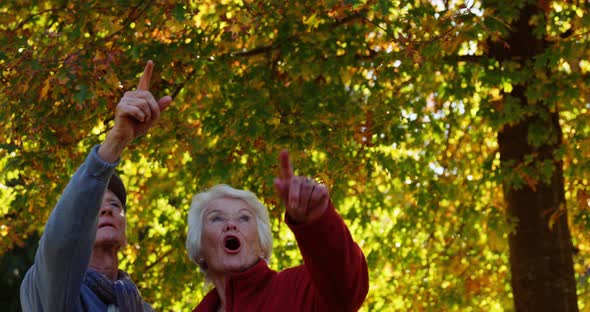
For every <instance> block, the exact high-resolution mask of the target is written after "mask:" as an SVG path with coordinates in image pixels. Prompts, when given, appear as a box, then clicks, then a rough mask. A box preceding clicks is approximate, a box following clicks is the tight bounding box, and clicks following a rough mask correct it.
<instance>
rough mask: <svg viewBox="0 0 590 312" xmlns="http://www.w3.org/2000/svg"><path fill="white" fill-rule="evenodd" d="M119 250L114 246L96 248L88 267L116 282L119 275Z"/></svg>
mask: <svg viewBox="0 0 590 312" xmlns="http://www.w3.org/2000/svg"><path fill="white" fill-rule="evenodd" d="M117 253H118V249H117V248H114V247H113V246H107V247H101V246H94V249H93V250H92V255H91V256H90V263H89V264H88V267H89V268H91V269H93V270H95V271H97V272H100V273H102V274H104V275H105V276H106V277H107V278H108V279H110V280H111V281H115V280H116V279H117V276H118V274H119V259H118V258H117Z"/></svg>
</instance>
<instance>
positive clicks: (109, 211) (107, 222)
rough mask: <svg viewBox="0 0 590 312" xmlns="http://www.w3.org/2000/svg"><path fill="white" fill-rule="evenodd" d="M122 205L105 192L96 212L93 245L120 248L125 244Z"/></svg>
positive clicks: (115, 197)
mask: <svg viewBox="0 0 590 312" xmlns="http://www.w3.org/2000/svg"><path fill="white" fill-rule="evenodd" d="M126 225H127V222H126V219H125V210H123V204H122V203H121V201H120V200H119V198H117V196H116V195H115V193H113V192H112V191H111V190H108V189H107V190H106V192H105V194H104V197H103V198H102V205H101V206H100V211H99V212H98V229H97V231H96V239H95V241H94V245H95V246H96V245H105V246H108V245H113V246H115V247H116V248H120V247H122V246H125V244H127V237H126V235H125V228H126Z"/></svg>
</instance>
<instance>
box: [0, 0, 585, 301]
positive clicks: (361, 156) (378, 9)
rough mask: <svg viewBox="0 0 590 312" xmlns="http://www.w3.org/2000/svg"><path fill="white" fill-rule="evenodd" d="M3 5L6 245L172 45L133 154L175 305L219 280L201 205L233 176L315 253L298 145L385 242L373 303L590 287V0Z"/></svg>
mask: <svg viewBox="0 0 590 312" xmlns="http://www.w3.org/2000/svg"><path fill="white" fill-rule="evenodd" d="M0 21H1V23H0V32H1V33H0V47H1V48H0V80H1V81H2V84H0V92H1V94H2V97H1V98H0V101H2V102H1V105H0V120H2V122H1V123H0V129H1V130H0V167H1V168H2V175H0V183H1V184H0V202H2V203H6V204H4V205H2V206H0V216H1V217H0V256H2V257H9V258H10V257H17V255H18V253H19V252H20V251H19V250H21V249H20V248H21V247H24V248H25V250H28V249H27V248H26V246H28V245H27V243H26V242H27V240H31V238H32V237H37V236H36V235H38V234H39V233H41V232H42V230H43V229H42V227H43V224H44V223H45V221H46V219H47V217H48V215H49V213H50V211H51V209H52V208H53V206H54V205H55V202H56V201H57V198H58V196H59V193H60V192H61V190H62V189H63V187H64V186H65V183H66V182H67V181H68V178H69V176H70V175H71V174H72V173H73V171H74V170H75V169H76V168H77V166H78V165H79V164H80V163H81V162H82V160H83V157H84V156H85V155H86V153H87V151H88V150H89V148H90V147H91V146H92V145H94V144H96V143H98V142H100V140H101V139H102V137H103V136H104V133H105V132H106V130H107V129H108V128H109V127H110V126H111V125H112V120H109V118H111V117H112V115H113V109H114V107H115V105H116V103H117V101H118V99H119V98H120V97H121V95H122V93H123V92H124V91H125V90H127V89H129V88H132V87H133V82H134V81H136V78H137V76H138V75H139V73H140V72H141V68H142V64H144V62H145V60H146V59H153V60H154V61H155V63H156V72H155V73H154V76H155V77H154V78H155V79H153V80H154V83H153V86H152V89H153V90H155V93H156V94H155V96H156V97H157V96H158V94H168V93H172V94H174V95H175V97H176V100H175V102H174V105H173V106H171V107H170V108H169V111H167V113H168V114H166V115H165V116H163V119H162V120H161V123H162V125H160V126H159V128H160V129H163V131H161V132H157V133H152V134H149V135H150V138H149V140H139V141H137V142H136V143H135V144H134V146H132V147H131V148H130V149H129V150H128V151H127V153H126V154H125V155H124V159H123V162H122V164H121V166H120V167H119V170H120V171H121V173H122V176H123V178H124V180H125V182H126V183H127V185H128V186H129V193H130V194H129V199H128V202H129V207H130V215H129V228H130V231H129V241H130V242H132V243H131V244H130V245H129V246H128V247H127V250H126V251H125V255H126V256H125V257H124V259H122V263H123V265H124V266H125V270H127V271H128V272H129V273H130V274H131V275H132V276H133V277H134V280H137V281H140V282H139V285H138V286H139V287H140V288H141V291H142V294H143V295H144V297H146V298H147V300H149V301H150V302H153V303H154V307H155V308H156V309H161V310H186V309H188V308H189V307H193V306H195V305H196V303H197V302H198V301H199V300H200V299H201V298H202V296H203V295H204V293H205V292H206V289H205V288H204V287H202V286H201V285H202V284H203V279H202V276H201V275H200V274H199V273H198V271H197V267H196V265H194V264H192V263H189V261H188V258H187V257H186V255H185V252H184V241H185V233H186V225H185V219H186V213H187V211H188V207H189V203H190V199H191V196H192V195H193V194H194V193H195V192H197V191H199V190H202V189H204V188H207V187H209V186H211V185H212V184H214V183H219V182H224V183H229V184H232V185H234V186H236V187H243V188H248V189H250V190H252V191H254V192H255V193H257V194H259V195H260V197H261V198H262V199H263V200H264V201H265V202H266V203H267V204H268V206H269V208H270V209H271V215H272V216H273V217H274V219H273V224H272V225H273V232H274V234H275V238H276V240H275V252H274V257H273V259H272V262H271V267H273V268H275V269H282V268H284V267H287V266H291V265H294V264H297V263H299V262H300V261H301V259H300V257H299V255H298V252H297V249H296V245H295V241H294V239H293V237H292V236H291V234H290V233H289V231H288V229H287V228H286V226H284V224H282V222H281V221H280V219H281V217H282V214H283V211H282V208H281V207H280V206H279V205H277V204H278V202H277V199H276V197H275V196H274V191H273V188H272V179H273V177H274V176H275V174H276V157H277V153H278V151H280V150H281V149H282V148H288V149H289V150H290V151H291V153H292V157H293V160H294V161H295V167H296V168H299V169H300V170H301V173H305V174H310V175H312V176H314V177H315V178H316V179H319V180H322V181H324V182H325V183H326V184H328V185H329V186H330V188H331V189H332V194H333V197H334V200H335V202H336V205H337V207H338V210H339V212H340V213H341V214H342V215H343V217H344V218H345V219H346V220H347V223H348V224H349V225H350V228H351V231H352V234H353V236H354V237H355V239H356V240H357V241H358V242H359V244H360V245H361V247H362V248H363V250H364V251H365V254H366V256H367V259H368V262H369V267H370V274H371V275H370V278H371V289H370V292H369V296H368V298H367V301H366V303H365V306H364V308H363V309H364V310H367V311H369V310H370V311H373V310H375V311H381V310H388V311H389V310H394V311H407V310H424V311H453V310H460V311H466V310H474V311H481V310H484V311H504V310H513V309H516V310H523V311H524V310H527V309H531V310H535V311H542V309H547V311H550V310H559V311H575V310H576V309H577V307H579V309H581V310H583V309H585V308H587V307H588V306H589V305H590V301H588V284H587V277H588V275H589V273H588V272H590V271H589V268H590V244H589V241H588V236H587V235H585V233H586V231H587V230H588V228H589V227H590V223H589V219H588V218H589V217H590V210H589V209H588V207H589V204H588V199H589V196H588V194H589V191H590V187H589V186H588V183H589V182H588V180H587V176H588V172H589V170H590V166H589V162H588V155H589V154H590V150H589V149H588V148H587V145H588V144H586V142H587V141H588V139H589V131H590V128H589V127H588V124H589V123H588V117H589V116H590V115H589V112H588V109H589V108H590V106H589V97H590V92H589V90H590V88H589V86H588V83H589V81H590V79H588V75H589V72H590V61H589V60H590V57H589V53H590V52H589V51H590V49H589V46H588V45H589V43H588V39H587V38H588V37H589V36H588V31H589V29H590V7H589V4H588V3H587V2H585V1H581V0H580V1H569V2H561V1H552V2H547V1H536V2H533V1H523V0H519V1H513V2H510V3H508V2H502V1H484V2H463V1H457V2H453V1H435V0H433V1H413V2H407V3H401V2H395V1H380V0H368V1H330V0H324V1H319V2H313V3H307V2H303V1H302V2H298V1H287V2H285V1H231V0H228V1H183V2H172V1H165V0H152V1H123V0H121V1H111V2H86V1H84V2H83V1H80V2H68V1H57V0H53V1H51V0H48V1H18V2H16V1H14V2H7V3H3V4H2V5H0ZM103 120H107V122H104V123H103V122H102V121H103ZM566 212H567V213H566ZM529 229H530V230H529ZM33 241H34V240H33ZM508 242H510V243H509V244H508ZM572 257H573V258H572ZM22 259H25V258H22ZM572 260H573V261H572ZM19 265H20V266H16V265H15V266H14V268H15V270H12V272H13V273H12V274H14V276H15V278H16V279H19V278H22V274H23V273H24V271H23V270H24V269H23V268H22V266H23V265H22V263H20V264H19ZM511 281H512V283H511ZM576 287H577V290H576ZM576 292H577V297H576ZM529 300H531V301H529ZM548 300H549V301H548ZM576 306H577V307H576ZM539 307H542V308H539Z"/></svg>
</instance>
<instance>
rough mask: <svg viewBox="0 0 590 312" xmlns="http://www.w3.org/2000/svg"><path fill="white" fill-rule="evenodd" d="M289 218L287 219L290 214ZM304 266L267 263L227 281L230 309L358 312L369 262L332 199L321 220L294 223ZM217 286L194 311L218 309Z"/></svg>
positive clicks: (367, 277) (365, 292)
mask: <svg viewBox="0 0 590 312" xmlns="http://www.w3.org/2000/svg"><path fill="white" fill-rule="evenodd" d="M286 219H288V218H286ZM287 224H288V225H289V228H291V230H292V231H293V233H294V234H295V238H296V239H297V243H298V244H299V249H300V250H301V255H302V256H303V262H304V263H305V264H304V265H300V266H297V267H294V268H289V269H285V270H283V271H280V272H276V271H273V270H271V269H270V268H269V267H268V266H267V265H266V262H264V261H262V260H261V261H259V262H258V263H257V264H256V265H254V266H253V267H251V268H250V269H248V270H246V271H244V272H240V273H234V274H232V275H231V276H230V277H229V278H227V279H226V284H225V292H226V293H225V296H226V307H225V310H226V311H227V312H230V311H236V312H238V311H239V312H247V311H256V312H259V311H281V312H283V311H284V312H288V311H338V312H341V311H356V310H358V309H359V308H360V307H361V305H362V303H363V301H364V300H365V297H366V296H367V292H368V290H369V275H368V272H367V263H366V261H365V257H364V255H363V253H362V251H361V249H360V248H359V246H358V245H357V244H356V243H355V242H354V241H353V240H352V237H351V235H350V232H349V231H348V228H347V227H346V225H345V224H344V222H343V220H342V218H340V216H339V215H338V214H337V213H336V211H335V210H334V207H333V205H332V203H330V206H329V208H328V209H327V210H326V212H325V213H324V214H323V215H322V216H321V217H320V218H319V219H317V220H314V221H313V222H311V223H308V224H303V225H293V224H292V223H291V222H289V220H287ZM219 303H220V302H219V296H218V295H217V290H216V289H213V290H212V291H210V292H209V293H208V294H207V295H206V296H205V298H203V300H202V301H201V303H200V304H199V305H198V306H197V307H196V308H195V309H194V310H193V311H195V312H210V311H217V310H216V309H217V306H218V305H219Z"/></svg>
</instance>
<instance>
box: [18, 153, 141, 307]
mask: <svg viewBox="0 0 590 312" xmlns="http://www.w3.org/2000/svg"><path fill="white" fill-rule="evenodd" d="M118 163H119V161H117V162H115V163H107V162H105V161H103V160H102V159H100V157H99V156H98V145H97V146H94V147H93V148H92V150H91V151H90V154H89V155H88V156H87V157H86V160H85V161H84V163H83V164H82V165H81V166H80V168H78V170H77V171H76V173H75V174H74V175H73V176H72V179H71V180H70V182H69V183H68V185H67V186H66V188H65V190H64V191H63V193H62V195H61V198H60V200H59V202H58V203H57V205H56V206H55V208H54V209H53V211H52V213H51V216H50V217H49V220H48V221H47V224H46V225H45V232H44V233H43V236H41V240H40V241H39V247H38V249H37V253H36V255H35V263H34V264H33V266H31V268H30V269H29V270H28V271H27V274H26V275H25V278H24V280H23V282H22V284H21V288H20V300H21V304H22V308H23V311H25V312H28V311H59V312H63V311H107V310H110V311H112V310H113V308H114V307H113V306H111V307H108V306H107V304H106V303H104V302H103V301H101V300H100V299H99V297H98V296H97V295H95V294H94V293H93V292H92V291H91V290H90V288H88V287H87V286H86V285H84V284H83V283H82V281H83V280H84V274H85V272H86V269H87V267H88V264H89V262H90V255H91V254H92V248H93V246H94V240H95V237H96V228H97V224H98V212H99V210H100V205H101V203H102V197H103V195H104V192H105V190H106V188H107V186H108V183H109V179H110V177H111V175H112V174H113V172H114V170H115V167H116V166H117V164H118ZM144 306H146V308H147V309H146V311H150V310H151V308H149V306H147V304H144Z"/></svg>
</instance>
